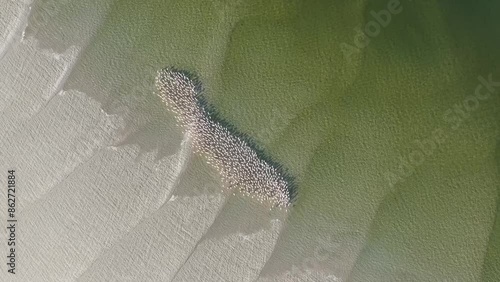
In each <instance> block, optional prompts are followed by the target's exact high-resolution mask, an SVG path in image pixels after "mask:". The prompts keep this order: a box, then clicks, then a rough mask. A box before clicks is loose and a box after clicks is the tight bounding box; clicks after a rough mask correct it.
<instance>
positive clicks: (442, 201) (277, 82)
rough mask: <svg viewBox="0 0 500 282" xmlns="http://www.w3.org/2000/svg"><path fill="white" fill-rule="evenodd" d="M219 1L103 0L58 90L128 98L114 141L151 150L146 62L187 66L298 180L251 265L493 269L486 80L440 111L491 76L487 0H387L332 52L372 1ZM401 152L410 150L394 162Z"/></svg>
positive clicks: (491, 275)
mask: <svg viewBox="0 0 500 282" xmlns="http://www.w3.org/2000/svg"><path fill="white" fill-rule="evenodd" d="M230 2H232V1H215V3H217V4H211V3H209V2H203V1H159V0H158V1H148V2H147V3H142V4H136V1H115V2H111V1H109V3H111V4H110V5H109V7H110V8H109V11H108V13H107V14H106V17H105V20H104V22H103V23H102V24H101V25H100V27H99V29H98V32H97V33H96V35H95V36H94V37H93V39H92V41H91V42H90V43H89V45H88V46H87V47H86V49H85V50H84V53H83V56H82V58H81V60H80V62H79V63H78V65H77V67H76V68H75V70H74V71H73V74H72V76H71V77H70V79H69V81H68V84H67V85H66V88H75V89H79V90H82V91H84V92H86V93H88V94H90V95H93V96H94V97H95V98H97V99H98V100H100V101H101V102H102V103H103V107H104V108H105V109H106V110H108V111H119V108H120V105H126V106H128V107H132V108H134V111H135V112H134V115H131V116H129V117H128V119H129V123H130V127H131V128H133V129H139V130H140V132H141V134H138V135H137V136H138V137H137V136H136V137H134V136H132V137H131V138H130V140H128V142H132V143H134V142H137V143H139V144H140V145H142V146H143V147H144V148H145V149H146V150H152V149H156V148H157V147H159V149H160V152H162V150H163V151H164V152H163V153H164V154H167V152H166V151H168V150H170V149H167V148H162V145H161V142H157V141H158V140H163V139H164V138H165V136H166V135H169V136H171V135H175V134H172V130H173V129H172V128H173V127H171V126H170V124H171V120H172V117H171V115H169V114H168V113H164V111H163V107H162V106H161V105H159V104H158V101H157V99H156V98H155V97H154V95H151V91H152V90H153V84H152V82H153V79H154V73H155V71H156V70H158V69H160V68H162V67H164V66H168V65H174V66H176V67H178V68H183V69H186V70H189V71H192V72H196V73H198V74H199V75H200V77H201V79H202V80H203V82H204V84H205V88H206V89H207V95H208V96H209V98H210V100H211V102H212V103H213V104H214V105H215V106H216V107H217V108H218V109H219V110H220V111H221V113H222V114H223V115H224V116H225V117H226V118H227V119H228V120H230V121H231V122H233V123H234V125H235V126H237V127H238V128H240V129H241V130H242V131H244V132H246V133H248V134H249V135H251V136H254V137H255V139H256V141H257V142H258V143H259V144H260V145H261V146H262V147H264V148H265V149H266V150H268V151H269V152H270V154H271V155H273V156H274V157H275V158H276V159H277V160H279V161H280V162H282V163H283V164H285V165H286V166H287V167H289V169H290V170H291V171H292V172H293V173H294V174H295V175H296V176H297V178H298V181H299V195H300V196H299V200H298V202H297V205H296V207H295V208H294V209H293V210H292V212H291V214H290V216H289V219H288V222H287V225H286V227H285V229H284V231H283V232H282V236H281V238H280V240H279V242H278V244H277V247H276V250H275V252H274V253H273V257H272V258H271V260H269V262H268V264H267V266H266V268H265V269H264V271H263V273H262V274H263V275H265V274H274V273H276V272H279V271H284V270H288V269H290V267H291V265H292V264H295V265H298V266H301V265H303V258H304V257H309V256H314V253H315V251H316V250H317V248H318V246H320V248H323V249H326V253H327V256H326V258H325V259H322V260H321V263H320V266H322V267H325V268H327V269H328V270H329V271H333V273H334V274H336V275H340V274H342V276H345V277H348V278H349V280H351V281H394V280H400V281H402V280H404V281H445V280H448V281H477V280H481V281H497V280H500V270H499V265H500V262H499V257H500V255H499V252H500V240H499V239H498V238H500V222H499V219H498V217H497V214H498V213H499V212H500V210H499V208H498V206H499V205H498V198H499V191H500V189H499V180H500V179H499V169H498V165H499V160H500V156H499V153H498V144H499V139H498V135H499V134H500V133H499V124H498V120H499V111H498V108H499V105H500V97H499V96H500V88H499V89H498V90H497V93H494V94H493V95H492V96H491V97H490V98H489V99H487V100H484V101H479V104H478V106H477V108H475V109H474V110H472V111H470V112H469V113H468V114H466V116H463V117H462V118H461V119H462V120H463V122H462V123H461V124H460V126H459V127H458V128H457V129H453V128H452V123H451V122H449V121H447V120H445V119H443V115H445V113H446V112H447V110H448V109H453V107H454V105H455V104H458V103H463V102H464V101H465V99H466V98H467V97H468V96H469V95H471V94H473V93H474V90H475V88H476V86H477V85H478V84H479V81H478V79H477V77H478V76H479V75H482V76H483V77H487V76H488V74H490V73H491V74H492V75H493V78H494V79H496V80H497V81H498V80H500V69H499V66H500V64H499V63H500V54H499V52H498V50H499V47H500V19H499V18H498V12H499V11H500V5H499V4H497V3H496V2H494V1H486V0H485V1H474V2H472V1H454V2H451V1H445V0H443V1H438V2H433V1H413V2H411V1H401V7H402V12H401V13H399V14H396V15H393V17H392V20H391V21H390V23H389V24H388V26H387V27H386V28H383V29H382V30H381V32H380V34H379V35H378V36H375V37H374V38H372V39H371V40H370V43H369V44H368V46H366V47H365V48H361V49H359V51H358V52H356V53H354V54H353V55H352V56H350V57H349V58H347V57H346V56H345V54H344V52H343V51H342V46H343V45H342V44H350V45H354V40H355V35H356V32H355V29H356V28H357V27H364V26H365V25H366V24H367V23H368V22H370V21H371V20H373V18H372V17H373V16H372V15H371V14H370V11H379V10H381V9H383V8H385V7H386V6H387V3H388V1H379V0H377V1H315V3H314V4H312V3H306V2H305V1H239V2H238V3H237V4H230ZM235 2H237V1H235ZM415 2H418V3H415ZM421 2H422V3H421ZM469 2H470V4H466V3H469ZM462 3H463V4H462ZM68 9H69V8H68ZM110 54H112V55H110ZM88 81H92V82H94V83H93V84H88ZM453 116H460V115H459V114H454V115H453ZM136 117H141V120H138V119H137V118H136ZM165 124H169V126H168V127H167V129H165V128H166V125H165ZM436 130H437V131H436ZM436 132H437V133H436ZM176 134H177V136H174V137H172V138H177V139H178V138H179V135H178V133H176ZM436 134H437V135H439V136H438V137H436ZM430 139H432V140H434V141H433V142H434V144H435V148H434V149H432V148H433V147H432V146H431V147H428V148H427V149H425V150H429V151H431V152H430V153H429V154H428V155H423V154H424V153H425V152H423V151H422V150H420V149H419V148H420V145H419V144H420V143H422V142H427V141H428V140H430ZM437 139H439V140H441V141H442V142H440V144H437V143H438V141H436V140H437ZM429 148H430V149H429ZM415 151H418V152H422V153H421V155H423V157H421V158H423V161H421V162H413V164H412V165H411V167H412V169H411V170H410V172H408V171H403V172H400V170H401V169H400V168H399V167H400V166H402V164H403V163H404V162H406V161H408V158H409V156H410V155H412V154H414V153H413V152H415ZM412 156H416V155H412ZM401 157H402V158H403V160H404V161H401V160H400V158H401ZM415 163H419V165H415ZM395 179H397V181H395ZM324 242H327V243H324ZM325 246H328V247H325ZM339 273H340V274H339Z"/></svg>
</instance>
